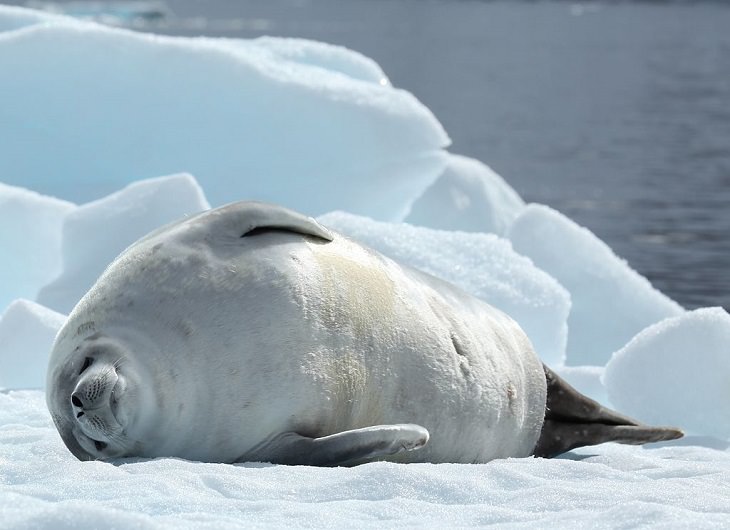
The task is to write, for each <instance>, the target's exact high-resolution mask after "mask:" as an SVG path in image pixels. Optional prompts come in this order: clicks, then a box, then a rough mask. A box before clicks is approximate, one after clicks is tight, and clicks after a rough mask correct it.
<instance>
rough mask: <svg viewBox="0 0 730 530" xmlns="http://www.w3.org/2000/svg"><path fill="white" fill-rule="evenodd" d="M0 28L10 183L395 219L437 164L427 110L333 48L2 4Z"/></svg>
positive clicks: (434, 125)
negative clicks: (188, 177) (182, 195)
mask: <svg viewBox="0 0 730 530" xmlns="http://www.w3.org/2000/svg"><path fill="white" fill-rule="evenodd" d="M0 29H4V30H5V31H0V71H1V72H2V73H3V82H2V83H0V101H12V102H13V104H12V105H6V106H4V107H3V109H2V116H1V118H2V119H0V160H2V161H3V175H2V179H1V180H2V181H3V182H6V183H9V184H14V185H20V186H23V187H27V188H31V189H33V190H36V191H39V192H42V193H46V194H50V195H54V196H57V197H61V198H64V199H68V200H72V201H74V202H86V201H89V200H93V199H98V198H99V197H101V196H103V195H105V194H108V193H111V192H112V191H114V190H116V189H118V188H120V187H122V186H123V185H124V184H128V183H129V182H132V181H133V180H138V179H142V178H151V177H157V176H159V175H169V174H173V173H178V172H182V171H187V172H190V173H192V174H194V175H195V176H196V177H197V178H198V179H199V181H200V183H201V185H202V186H203V188H204V189H205V191H206V194H207V196H208V199H209V200H210V202H211V204H213V205H221V204H223V203H226V202H230V201H233V200H237V199H243V198H256V199H259V200H268V201H276V202H279V203H281V204H284V205H286V206H289V207H292V208H295V209H298V210H300V211H304V212H306V213H309V214H321V213H325V212H327V211H330V210H334V209H337V208H342V209H345V210H347V211H351V212H355V213H365V214H368V215H372V216H374V217H376V218H381V219H394V220H396V219H399V218H402V216H403V215H405V213H406V212H407V211H408V208H409V207H410V204H411V202H412V201H413V199H414V198H415V197H417V196H418V195H419V194H420V193H421V192H422V191H423V190H424V189H425V188H426V187H427V186H428V185H430V184H431V183H432V182H433V181H434V180H435V179H436V177H437V176H438V175H439V174H440V173H441V171H442V169H443V166H444V163H445V152H444V151H443V150H442V148H443V147H445V146H447V145H448V143H449V138H448V136H447V135H446V133H445V132H444V130H443V127H442V126H441V124H440V123H439V122H438V120H436V118H435V117H434V116H433V114H432V113H431V112H430V111H429V110H428V109H427V108H426V107H424V106H423V105H422V104H421V103H420V102H419V101H418V100H417V99H416V98H415V97H413V95H411V94H410V93H408V92H406V91H403V90H399V89H396V88H393V87H392V86H391V85H390V83H388V82H387V78H386V77H385V75H384V74H383V73H382V71H380V69H379V67H377V66H376V65H375V64H374V63H373V62H372V61H371V60H369V59H366V58H363V57H362V55H360V54H358V53H356V52H352V51H349V50H345V49H343V48H338V47H334V46H331V45H327V44H321V43H314V42H306V41H296V40H282V39H274V38H267V39H259V40H254V41H242V40H234V39H208V38H195V39H191V38H173V37H162V36H155V35H147V34H142V33H135V32H132V31H128V30H123V29H117V28H109V27H104V26H101V25H98V24H95V23H92V22H82V21H77V20H74V19H71V18H68V17H64V16H59V15H50V14H49V15H44V16H42V17H41V16H39V15H38V14H37V13H32V12H29V11H27V10H25V9H21V8H11V7H2V6H0ZM39 153H40V154H42V155H39ZM90 153H93V156H89V154H90ZM69 181H74V182H77V183H78V184H79V185H77V186H68V184H67V183H68V182H69ZM383 189H387V190H388V192H387V193H383Z"/></svg>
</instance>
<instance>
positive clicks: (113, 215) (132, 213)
mask: <svg viewBox="0 0 730 530" xmlns="http://www.w3.org/2000/svg"><path fill="white" fill-rule="evenodd" d="M209 207H210V206H209V204H208V201H207V200H206V199H205V196H204V195H203V190H202V189H201V188H200V186H198V183H197V182H196V181H195V179H194V178H193V177H192V176H191V175H187V174H180V175H171V176H167V177H159V178H154V179H148V180H142V181H139V182H135V183H133V184H130V185H129V186H127V187H126V188H124V189H122V190H120V191H118V192H115V193H112V194H111V195H109V196H107V197H104V198H103V199H99V200H97V201H93V202H90V203H88V204H84V205H82V206H79V207H78V208H77V209H76V210H74V211H73V212H72V213H70V214H68V215H67V216H66V218H65V219H64V223H63V248H62V253H63V255H62V259H63V272H62V273H61V275H60V276H59V277H58V278H57V279H56V280H54V281H53V282H52V283H50V284H49V285H46V286H45V287H43V289H41V291H40V293H39V294H38V301H39V302H40V303H41V304H43V305H45V306H48V307H50V308H53V309H55V310H56V311H60V312H62V313H69V312H70V311H71V309H72V308H73V306H74V305H76V302H78V301H79V299H80V298H81V297H82V296H83V295H84V293H85V292H86V291H88V290H89V288H90V287H91V286H92V285H93V283H94V282H95V281H96V279H97V278H98V277H99V275H100V274H101V273H102V272H104V269H105V268H106V266H107V265H109V263H111V261H112V260H113V259H114V258H116V257H117V256H118V255H119V254H120V253H121V252H122V250H124V249H125V248H127V247H128V246H129V245H130V244H132V243H134V242H135V241H136V240H137V239H139V238H140V237H142V236H144V235H146V234H147V233H148V232H151V231H152V230H154V229H155V228H158V227H160V226H162V225H164V224H167V223H169V222H172V221H176V220H178V219H180V218H182V217H184V216H186V215H189V214H193V213H197V212H199V211H202V210H205V209H207V208H209ZM56 259H57V258H56Z"/></svg>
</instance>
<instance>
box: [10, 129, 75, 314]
mask: <svg viewBox="0 0 730 530" xmlns="http://www.w3.org/2000/svg"><path fill="white" fill-rule="evenodd" d="M1 127H2V126H1V125H0V128H1ZM2 174H3V173H2V171H1V170H0V180H2V178H3V177H2ZM73 209H74V205H73V204H72V203H70V202H67V201H62V200H59V199H55V198H53V197H46V196H43V195H40V194H38V193H35V192H33V191H30V190H26V189H23V188H18V187H15V186H8V185H6V184H3V183H2V182H0V248H2V252H3V255H4V256H5V258H4V259H0V278H2V282H0V311H2V310H3V309H4V308H5V307H6V306H7V305H8V304H9V303H10V302H11V301H12V300H14V299H15V298H35V296H36V294H37V293H38V289H39V288H40V286H42V285H43V284H45V283H47V282H49V281H51V280H52V279H53V278H54V277H55V276H56V275H57V274H58V273H59V272H61V264H60V263H59V261H58V259H57V256H58V252H59V250H60V248H61V222H62V219H63V218H64V216H65V215H66V214H67V213H69V212H70V211H71V210H73Z"/></svg>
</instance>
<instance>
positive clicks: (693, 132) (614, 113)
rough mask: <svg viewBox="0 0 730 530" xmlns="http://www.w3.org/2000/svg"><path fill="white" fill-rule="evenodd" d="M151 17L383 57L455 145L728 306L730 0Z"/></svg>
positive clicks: (194, 4)
mask: <svg viewBox="0 0 730 530" xmlns="http://www.w3.org/2000/svg"><path fill="white" fill-rule="evenodd" d="M166 4H167V6H169V8H170V10H171V12H172V13H173V16H169V17H166V18H165V19H163V20H161V21H160V20H157V21H151V22H149V23H148V24H147V25H145V26H143V27H142V28H141V29H145V30H150V31H156V32H160V33H169V34H177V35H200V34H205V35H214V36H232V37H256V36H259V35H264V34H268V35H278V36H293V37H305V38H311V39H316V40H321V41H325V42H330V43H335V44H341V45H344V46H347V47H349V48H352V49H355V50H358V51H360V52H362V53H364V54H365V55H368V56H370V57H372V58H373V59H375V60H376V61H377V62H378V63H379V64H380V65H381V66H382V67H383V69H384V70H385V72H386V74H387V75H388V76H389V77H390V79H391V81H392V82H393V84H394V85H395V86H399V87H402V88H405V89H408V90H410V91H411V92H413V93H414V94H415V95H416V96H417V97H418V98H419V99H420V100H421V101H423V102H424V103H425V104H426V105H427V106H428V107H429V108H430V109H431V110H432V111H433V112H434V113H435V114H436V116H437V117H438V118H439V119H440V120H441V122H442V123H443V124H444V127H445V128H446V130H447V131H448V132H449V134H450V136H451V138H452V139H453V146H452V149H451V151H452V152H455V153H461V154H466V155H471V156H474V157H476V158H479V159H480V160H482V161H484V162H486V163H488V164H489V165H491V166H492V167H493V168H494V169H495V170H496V171H497V172H499V173H500V174H501V175H503V176H504V177H505V178H506V179H507V181H508V182H510V183H511V184H512V185H513V186H514V187H515V188H516V189H517V191H518V192H519V193H520V194H521V195H522V197H524V198H525V200H527V201H536V202H541V203H545V204H548V205H551V206H553V207H554V208H557V209H558V210H561V211H562V212H563V213H565V214H567V215H568V216H570V217H571V218H573V219H575V220H576V221H577V222H578V223H580V224H582V225H584V226H586V227H588V228H590V229H591V230H592V231H593V232H595V233H596V234H597V235H598V236H599V237H601V238H602V239H603V240H605V241H606V242H607V243H608V244H609V245H610V246H611V247H612V248H613V249H614V250H615V251H616V253H617V254H619V255H620V256H622V257H624V258H626V259H627V260H628V261H629V263H630V264H631V265H632V266H633V267H634V268H636V269H637V270H638V271H639V272H641V273H642V274H644V275H645V276H647V277H648V278H649V279H650V280H651V281H652V283H653V284H654V285H655V286H656V287H658V288H659V289H661V290H662V291H664V292H665V293H667V294H668V295H669V296H671V297H673V298H674V299H676V300H677V301H678V302H680V303H681V304H683V305H685V306H686V307H696V306H711V305H722V306H724V307H725V308H726V309H727V308H730V276H729V274H728V273H729V272H730V5H728V4H722V3H699V4H692V5H683V4H657V3H646V4H642V3H620V4H614V5H603V4H599V3H591V4H571V3H568V2H534V3H533V2H516V1H513V2H507V1H502V2H483V1H458V0H431V1H429V0H255V1H226V0H208V1H202V0H198V1H195V0H170V1H168V2H166Z"/></svg>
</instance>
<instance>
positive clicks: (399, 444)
mask: <svg viewBox="0 0 730 530" xmlns="http://www.w3.org/2000/svg"><path fill="white" fill-rule="evenodd" d="M426 442H428V431H427V430H426V429H424V428H423V427H421V426H420V425H412V424H402V425H376V426H374V427H365V428H363V429H353V430H351V431H344V432H339V433H337V434H331V435H329V436H323V437H322V438H309V437H307V436H302V435H301V434H297V433H294V432H290V433H286V434H284V435H282V438H281V439H280V440H278V443H277V445H278V446H279V448H278V450H277V451H276V453H277V454H276V456H275V457H274V458H272V459H271V461H272V462H275V463H278V464H290V465H305V466H340V465H349V464H353V463H357V462H360V461H362V460H369V459H373V458H380V457H384V456H388V455H394V454H396V453H400V452H401V451H412V450H414V449H418V448H420V447H423V446H424V445H426Z"/></svg>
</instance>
